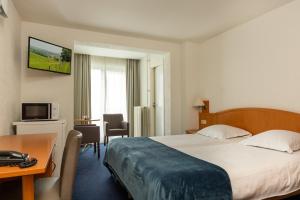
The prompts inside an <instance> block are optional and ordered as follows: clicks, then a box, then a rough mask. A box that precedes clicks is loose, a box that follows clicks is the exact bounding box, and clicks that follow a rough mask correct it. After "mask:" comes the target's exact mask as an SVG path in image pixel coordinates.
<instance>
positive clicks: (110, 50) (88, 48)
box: [74, 41, 147, 59]
mask: <svg viewBox="0 0 300 200" xmlns="http://www.w3.org/2000/svg"><path fill="white" fill-rule="evenodd" d="M74 52H75V53H81V54H88V55H93V56H104V57H113V58H126V59H128V58H130V59H142V58H144V57H145V56H146V55H147V54H146V53H144V52H141V51H133V50H127V49H122V48H121V47H113V46H110V47H106V46H105V45H103V46H101V45H98V44H91V43H83V42H77V41H75V45H74Z"/></svg>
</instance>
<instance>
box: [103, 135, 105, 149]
mask: <svg viewBox="0 0 300 200" xmlns="http://www.w3.org/2000/svg"><path fill="white" fill-rule="evenodd" d="M103 144H104V146H106V135H105V136H104V141H103Z"/></svg>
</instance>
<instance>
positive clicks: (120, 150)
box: [103, 137, 232, 200]
mask: <svg viewBox="0 0 300 200" xmlns="http://www.w3.org/2000/svg"><path fill="white" fill-rule="evenodd" d="M103 162H104V165H105V166H106V167H108V169H109V170H111V171H112V172H113V173H114V174H115V175H117V177H118V178H119V179H120V180H121V182H122V183H123V184H124V185H125V186H126V188H127V190H128V191H129V193H130V194H131V195H132V197H133V199H135V200H167V199H168V200H196V199H205V200H209V199H215V200H220V199H232V190H231V184H230V180H229V177H228V175H227V173H226V171H225V170H223V169H222V168H220V167H218V166H216V165H213V164H211V163H208V162H206V161H203V160H200V159H197V158H194V157H192V156H189V155H187V154H185V153H182V152H180V151H177V150H175V149H173V148H170V147H168V146H166V145H163V144H161V143H159V142H156V141H154V140H151V139H149V138H142V137H141V138H124V139H123V138H120V139H114V140H112V141H111V142H109V144H108V145H107V149H106V153H105V157H104V161H103Z"/></svg>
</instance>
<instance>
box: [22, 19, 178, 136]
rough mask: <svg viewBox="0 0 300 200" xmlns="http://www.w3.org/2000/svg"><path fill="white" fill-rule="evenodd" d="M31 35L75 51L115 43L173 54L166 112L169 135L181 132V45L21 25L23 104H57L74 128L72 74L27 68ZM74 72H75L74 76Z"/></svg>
mask: <svg viewBox="0 0 300 200" xmlns="http://www.w3.org/2000/svg"><path fill="white" fill-rule="evenodd" d="M28 36H33V37H37V38H39V39H43V40H47V41H49V42H52V43H56V44H60V45H62V46H65V47H68V48H73V46H74V41H79V42H86V43H99V44H100V43H101V44H103V43H104V44H114V45H120V46H129V47H132V48H136V49H143V50H157V51H161V52H170V55H171V57H170V58H171V61H170V62H171V63H170V64H168V65H167V69H166V70H167V72H168V74H169V75H170V76H167V77H166V79H167V80H166V82H167V84H166V86H167V87H170V93H169V94H167V97H166V100H167V103H168V104H167V105H166V109H167V110H168V113H169V119H170V120H169V122H168V123H166V127H167V134H170V133H172V134H178V133H182V127H181V117H182V115H181V98H182V97H181V94H180V93H181V91H178V90H177V88H178V86H180V84H181V71H182V68H181V64H182V63H181V45H180V44H177V43H171V42H163V41H156V40H148V39H141V38H133V37H125V36H119V35H112V34H103V33H99V32H92V31H85V30H78V29H70V28H63V27H57V26H49V25H42V24H36V23H31V22H23V23H22V38H21V39H22V70H21V83H22V85H21V100H22V101H38V100H47V101H56V102H58V103H59V104H60V110H61V116H62V118H64V119H66V120H67V122H68V123H69V125H68V128H69V129H71V128H72V125H73V124H72V121H73V110H74V109H73V94H74V90H73V75H72V76H66V75H60V74H54V73H53V74H52V73H49V72H43V71H34V70H31V69H27V67H26V66H27V64H26V63H27V40H28ZM73 71H74V70H72V73H73Z"/></svg>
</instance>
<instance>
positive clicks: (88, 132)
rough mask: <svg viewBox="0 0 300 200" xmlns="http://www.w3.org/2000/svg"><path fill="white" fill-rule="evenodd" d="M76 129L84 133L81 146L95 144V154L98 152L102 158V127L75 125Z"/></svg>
mask: <svg viewBox="0 0 300 200" xmlns="http://www.w3.org/2000/svg"><path fill="white" fill-rule="evenodd" d="M74 129H75V130H76V131H79V132H81V133H82V141H81V144H90V143H94V153H96V151H98V159H99V158H100V127H99V126H96V125H95V124H88V125H75V126H74Z"/></svg>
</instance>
